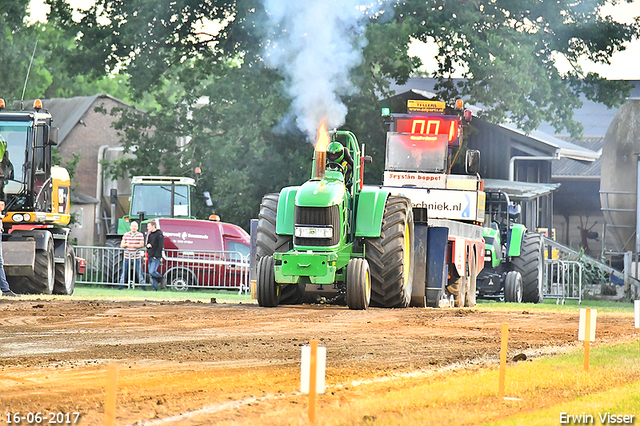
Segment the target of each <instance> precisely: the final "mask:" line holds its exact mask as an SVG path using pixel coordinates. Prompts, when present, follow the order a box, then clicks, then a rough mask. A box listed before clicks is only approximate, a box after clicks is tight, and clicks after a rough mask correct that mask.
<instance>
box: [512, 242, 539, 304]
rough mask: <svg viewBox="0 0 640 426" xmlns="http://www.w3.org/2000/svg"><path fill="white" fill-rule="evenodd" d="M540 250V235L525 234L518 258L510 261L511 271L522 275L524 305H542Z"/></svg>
mask: <svg viewBox="0 0 640 426" xmlns="http://www.w3.org/2000/svg"><path fill="white" fill-rule="evenodd" d="M542 249H543V244H542V234H538V233H534V232H526V233H525V234H524V237H523V238H522V247H521V249H520V256H518V257H514V258H513V259H512V260H511V264H512V266H513V269H514V270H515V271H518V272H520V274H521V275H522V288H523V292H522V301H523V302H525V303H542V296H543V293H542V285H543V278H544V252H543V250H542Z"/></svg>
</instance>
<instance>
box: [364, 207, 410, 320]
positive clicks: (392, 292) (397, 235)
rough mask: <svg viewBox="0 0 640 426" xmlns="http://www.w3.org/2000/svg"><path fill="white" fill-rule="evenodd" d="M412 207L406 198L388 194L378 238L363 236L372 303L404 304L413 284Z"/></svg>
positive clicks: (389, 306)
mask: <svg viewBox="0 0 640 426" xmlns="http://www.w3.org/2000/svg"><path fill="white" fill-rule="evenodd" d="M413 256H414V255H413V211H412V210H411V202H410V201H409V199H408V198H405V197H399V196H389V198H387V201H386V203H385V208H384V215H383V218H382V231H381V233H380V236H379V237H377V238H367V239H365V257H366V259H367V261H368V262H369V267H370V268H371V305H372V306H381V307H383V308H406V307H408V306H409V302H410V301H411V290H412V287H413Z"/></svg>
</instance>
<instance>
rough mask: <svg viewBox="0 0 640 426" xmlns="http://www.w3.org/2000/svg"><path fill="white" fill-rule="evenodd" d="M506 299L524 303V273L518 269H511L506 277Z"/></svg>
mask: <svg viewBox="0 0 640 426" xmlns="http://www.w3.org/2000/svg"><path fill="white" fill-rule="evenodd" d="M504 301H505V302H507V303H522V275H520V272H518V271H509V272H507V276H506V278H505V279H504Z"/></svg>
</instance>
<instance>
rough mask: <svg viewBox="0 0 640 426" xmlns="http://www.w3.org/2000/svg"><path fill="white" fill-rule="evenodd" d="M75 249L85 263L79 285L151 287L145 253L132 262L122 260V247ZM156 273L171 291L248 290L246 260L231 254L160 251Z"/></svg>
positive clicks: (221, 252) (131, 260) (163, 284)
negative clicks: (193, 289) (191, 289)
mask: <svg viewBox="0 0 640 426" xmlns="http://www.w3.org/2000/svg"><path fill="white" fill-rule="evenodd" d="M75 250H76V256H78V257H82V258H84V259H85V260H86V262H87V266H86V271H85V273H84V274H83V275H79V276H78V278H77V280H76V282H77V283H79V284H97V285H106V286H118V287H120V286H123V287H127V288H135V287H138V286H150V285H151V278H150V276H149V273H148V262H147V256H146V251H145V250H138V251H137V252H136V254H135V255H134V256H133V257H134V259H125V258H124V252H125V250H126V249H122V248H114V247H96V246H76V247H75ZM135 257H139V259H137V260H136V259H135ZM125 267H126V270H125ZM123 271H124V273H123ZM158 272H160V273H161V274H162V275H163V277H164V279H163V281H162V283H161V286H163V287H165V286H166V287H167V288H170V289H174V290H179V291H186V290H188V289H189V288H198V289H218V290H220V289H225V290H238V292H240V293H242V292H245V293H246V292H247V291H249V259H248V257H247V256H243V255H242V254H241V253H239V252H235V251H198V250H189V251H184V250H164V252H163V256H162V262H161V264H160V267H159V268H158ZM140 277H141V278H142V279H140Z"/></svg>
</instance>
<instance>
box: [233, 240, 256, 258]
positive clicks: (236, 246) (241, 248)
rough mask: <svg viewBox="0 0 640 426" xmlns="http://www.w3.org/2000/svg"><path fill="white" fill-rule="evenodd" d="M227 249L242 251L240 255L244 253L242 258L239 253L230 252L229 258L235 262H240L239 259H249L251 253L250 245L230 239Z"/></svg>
mask: <svg viewBox="0 0 640 426" xmlns="http://www.w3.org/2000/svg"><path fill="white" fill-rule="evenodd" d="M227 251H231V252H238V253H240V255H242V258H240V256H238V253H230V254H229V260H231V261H234V262H239V261H243V260H247V259H249V253H250V252H251V251H250V250H249V246H246V245H244V244H241V243H238V242H235V241H229V242H228V243H227Z"/></svg>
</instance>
